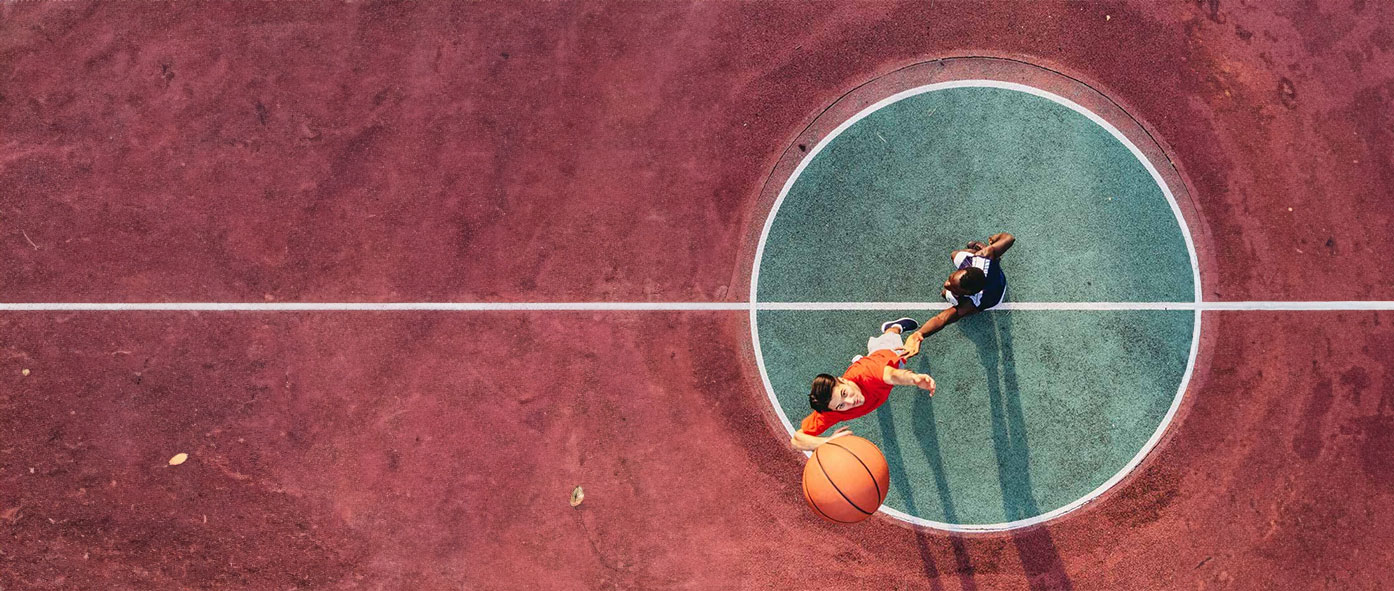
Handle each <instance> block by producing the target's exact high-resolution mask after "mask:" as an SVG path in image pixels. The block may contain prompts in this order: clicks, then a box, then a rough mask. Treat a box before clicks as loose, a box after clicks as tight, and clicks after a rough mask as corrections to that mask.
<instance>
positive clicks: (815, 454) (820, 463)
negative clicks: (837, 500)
mask: <svg viewBox="0 0 1394 591" xmlns="http://www.w3.org/2000/svg"><path fill="white" fill-rule="evenodd" d="M837 447H838V448H839V449H841V450H842V451H847V448H845V447H842V446H840V445H839V446H837ZM847 453H852V452H850V451H847ZM813 457H814V459H816V460H818V469H819V470H821V471H822V472H823V476H824V477H825V478H827V479H828V484H831V485H833V490H835V491H837V494H840V495H842V498H843V500H845V501H847V504H848V505H851V506H852V508H853V509H856V510H857V511H860V512H862V513H865V514H867V515H871V513H873V512H868V511H867V510H866V509H863V508H862V507H861V505H858V504H857V502H856V501H853V500H852V499H851V498H850V497H848V496H847V493H844V492H842V488H840V487H838V486H837V483H836V482H833V477H832V476H828V470H827V469H826V468H824V467H823V458H821V457H818V452H816V451H815V452H813ZM852 457H854V458H855V457H857V454H852ZM872 480H875V478H873V479H872Z"/></svg>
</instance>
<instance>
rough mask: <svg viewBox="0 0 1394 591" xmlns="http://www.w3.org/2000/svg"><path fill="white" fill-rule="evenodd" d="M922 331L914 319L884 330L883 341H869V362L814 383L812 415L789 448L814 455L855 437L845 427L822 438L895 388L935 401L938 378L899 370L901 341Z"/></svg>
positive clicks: (860, 359)
mask: <svg viewBox="0 0 1394 591" xmlns="http://www.w3.org/2000/svg"><path fill="white" fill-rule="evenodd" d="M919 327H920V325H919V323H917V322H915V321H914V320H913V319H910V318H901V319H899V320H892V321H890V322H887V323H885V324H882V325H881V336H878V337H872V338H870V339H868V340H867V342H866V351H867V354H866V356H865V357H863V356H857V357H856V358H855V359H853V360H852V366H851V367H848V368H847V371H845V372H843V373H842V377H840V378H835V377H833V376H831V375H828V374H825V373H824V374H818V377H816V378H813V388H812V389H811V390H810V391H809V393H808V404H809V406H811V407H813V412H812V413H811V414H809V415H808V416H807V417H805V418H804V420H803V423H802V424H801V425H800V426H799V430H798V431H795V432H794V436H793V437H792V438H791V439H790V440H789V444H790V445H793V446H794V447H795V448H796V449H801V450H804V451H812V450H813V449H814V448H816V447H818V446H820V445H823V444H824V443H827V442H828V441H831V440H832V439H834V438H837V437H841V436H843V435H851V434H852V431H851V430H849V429H848V428H847V427H842V428H841V429H838V430H837V431H836V432H834V433H833V434H832V435H831V436H828V437H819V435H822V434H823V432H824V431H827V430H828V428H829V427H831V426H833V425H835V424H837V423H839V422H842V421H850V420H852V419H855V418H857V417H861V416H865V415H867V414H870V413H871V411H873V410H876V409H877V407H879V406H881V405H882V404H883V403H885V402H886V399H887V398H888V397H890V394H891V388H893V387H895V386H916V387H919V388H920V389H922V390H928V391H929V395H930V396H933V395H934V378H932V377H930V376H929V374H922V373H915V372H912V371H909V370H905V369H901V366H903V365H904V364H905V348H904V344H903V343H902V341H901V337H900V335H901V333H903V332H905V331H913V330H915V329H917V328H919Z"/></svg>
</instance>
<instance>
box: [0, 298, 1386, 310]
mask: <svg viewBox="0 0 1394 591" xmlns="http://www.w3.org/2000/svg"><path fill="white" fill-rule="evenodd" d="M947 307H948V304H945V303H943V302H755V303H754V304H752V303H751V302H52V303H27V302H21V303H0V311H6V312H126V311H133V312H397V311H401V312H531V311H549V312H567V311H576V312H647V311H653V312H702V311H742V312H749V311H751V310H757V311H758V310H812V311H838V310H896V311H934V310H943V309H945V308H947ZM993 310H1078V311H1091V310H1105V311H1109V310H1118V311H1130V310H1201V311H1207V312H1210V311H1343V310H1377V311H1378V310H1394V300H1383V301H1381V300H1348V301H1237V302H1006V303H1003V304H1001V305H999V306H997V307H995V308H993Z"/></svg>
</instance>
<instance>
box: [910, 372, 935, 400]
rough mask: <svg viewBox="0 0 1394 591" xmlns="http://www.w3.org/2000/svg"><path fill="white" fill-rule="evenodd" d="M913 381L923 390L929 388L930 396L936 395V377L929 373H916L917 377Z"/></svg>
mask: <svg viewBox="0 0 1394 591" xmlns="http://www.w3.org/2000/svg"><path fill="white" fill-rule="evenodd" d="M912 383H913V384H915V386H916V387H918V388H919V389H921V390H928V391H929V395H930V396H933V395H934V378H932V377H930V376H929V374H926V373H917V374H915V379H914V382H912Z"/></svg>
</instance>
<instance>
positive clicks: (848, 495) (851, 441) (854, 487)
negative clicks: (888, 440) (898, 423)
mask: <svg viewBox="0 0 1394 591" xmlns="http://www.w3.org/2000/svg"><path fill="white" fill-rule="evenodd" d="M890 484H891V472H890V468H888V467H887V466H886V456H883V455H881V450H879V449H877V448H876V444H874V443H872V442H870V441H867V440H865V439H862V438H861V437H857V436H856V435H844V436H842V437H838V438H837V439H834V440H832V441H829V442H827V443H824V444H823V445H820V446H818V448H817V449H815V450H813V455H812V456H810V457H809V458H808V464H805V465H804V468H803V496H804V500H806V501H808V506H809V507H812V508H813V512H814V513H817V514H818V515H819V516H820V517H822V518H823V519H827V520H828V521H835V522H837V523H856V522H858V521H861V520H863V519H866V518H867V517H871V514H872V513H875V512H876V509H878V508H880V507H881V503H882V502H883V501H885V500H886V492H887V490H888V489H889V487H890Z"/></svg>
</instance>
